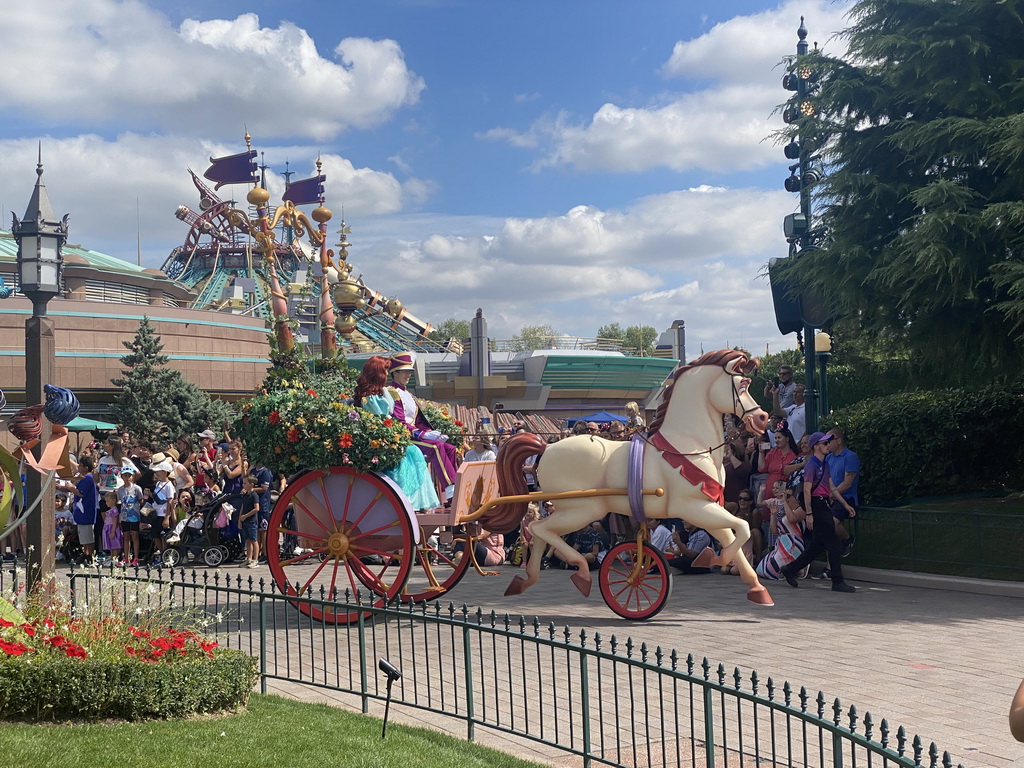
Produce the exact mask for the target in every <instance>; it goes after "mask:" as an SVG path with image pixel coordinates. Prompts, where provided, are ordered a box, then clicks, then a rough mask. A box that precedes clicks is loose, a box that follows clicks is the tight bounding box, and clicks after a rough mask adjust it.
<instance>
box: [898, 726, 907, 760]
mask: <svg viewBox="0 0 1024 768" xmlns="http://www.w3.org/2000/svg"><path fill="white" fill-rule="evenodd" d="M906 751H907V729H906V728H904V727H903V726H902V725H901V726H900V727H899V728H897V729H896V753H897V754H898V755H899V756H900V757H902V756H903V755H904V753H905V752H906Z"/></svg>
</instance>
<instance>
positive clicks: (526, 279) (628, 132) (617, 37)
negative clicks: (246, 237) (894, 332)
mask: <svg viewBox="0 0 1024 768" xmlns="http://www.w3.org/2000/svg"><path fill="white" fill-rule="evenodd" d="M5 5H6V6H7V7H6V8H5V11H4V24H3V25H0V71H2V72H4V77H3V78H0V114H2V116H3V117H2V120H0V209H2V215H3V220H2V223H0V226H2V227H3V228H4V229H10V220H11V212H12V211H13V212H14V213H16V214H18V215H19V216H20V215H21V214H22V213H23V212H24V209H25V207H26V205H27V203H28V199H29V197H30V195H31V191H32V186H33V184H34V183H35V166H36V158H37V152H38V148H39V145H40V142H41V144H42V155H43V164H44V167H45V175H44V181H45V183H46V186H47V191H48V193H49V196H50V200H51V202H52V204H53V206H54V209H55V211H56V212H57V213H58V215H63V214H64V213H68V214H70V234H69V240H70V242H73V243H79V244H81V245H83V246H85V247H88V248H92V249H93V250H97V251H100V252H103V253H106V254H109V255H111V256H116V257H119V258H122V259H125V260H126V261H131V262H135V261H136V260H137V259H139V258H140V257H141V262H142V264H143V266H146V267H160V266H161V265H162V264H163V263H164V261H165V259H166V258H167V256H168V254H169V253H170V251H171V249H172V248H174V247H175V246H177V245H180V244H181V243H182V242H183V240H184V237H185V234H186V226H185V225H184V224H183V223H181V222H180V221H178V220H177V219H176V218H175V217H174V211H175V209H176V208H177V207H178V206H179V205H188V206H190V207H192V208H193V209H198V199H197V194H196V191H195V188H194V187H193V186H192V183H191V180H190V178H189V175H188V172H187V169H189V168H191V169H193V170H195V171H196V172H198V173H200V174H201V173H202V172H203V171H205V170H206V168H207V167H208V166H209V158H211V157H217V156H222V155H227V154H234V153H237V152H241V151H244V149H245V143H244V135H245V131H246V130H248V132H249V133H250V134H251V136H252V142H253V148H254V149H257V150H258V151H259V152H260V153H261V157H262V158H263V161H264V162H265V163H266V165H267V166H268V187H269V189H270V192H271V195H272V200H276V201H280V195H281V193H282V192H283V189H284V179H283V176H282V175H281V174H282V173H283V172H284V171H285V170H286V168H287V169H288V170H290V171H293V172H295V174H296V175H295V176H294V177H293V178H294V179H298V178H304V177H306V176H308V175H312V174H313V172H314V162H315V160H316V158H317V156H320V157H321V158H322V162H323V167H324V172H325V173H326V174H327V183H326V205H327V207H329V208H330V209H331V210H332V211H333V212H334V219H333V220H332V222H331V233H332V234H331V239H330V241H329V242H330V243H331V244H334V243H336V242H337V235H336V232H337V227H338V226H339V224H340V221H341V218H342V215H343V216H344V219H345V221H346V223H347V224H348V225H349V226H350V227H351V229H352V234H351V235H350V236H349V240H350V242H351V243H352V244H353V245H352V247H351V248H350V261H351V262H352V263H353V264H354V265H355V271H356V273H357V274H362V275H363V279H364V281H365V282H366V284H367V285H368V286H369V287H371V288H372V289H374V290H377V291H380V292H382V293H384V294H385V295H387V296H389V297H397V298H398V299H400V300H401V301H402V302H403V304H404V305H405V306H406V307H407V308H408V309H409V311H411V312H412V313H414V314H415V315H417V316H419V317H420V318H422V319H424V320H426V321H428V322H431V323H433V324H434V325H437V324H439V323H441V322H442V321H444V320H445V319H447V318H456V319H463V320H468V319H469V318H471V317H472V316H473V315H474V314H475V312H476V310H477V308H481V309H483V312H484V316H485V317H486V318H487V321H488V328H489V334H490V336H491V337H492V338H498V339H503V338H509V337H511V336H512V335H514V334H516V333H517V332H519V330H520V329H521V328H523V327H524V326H534V325H550V326H551V327H553V328H554V329H555V330H556V331H557V332H559V333H564V334H569V335H578V336H594V335H596V333H597V330H598V328H600V327H601V326H603V325H607V324H609V323H613V322H617V323H619V324H620V325H621V326H623V327H626V326H629V325H650V326H654V327H655V328H656V329H658V330H659V331H661V330H664V329H666V328H668V327H669V325H670V324H671V323H672V321H673V320H683V321H684V322H685V324H686V339H687V352H688V353H689V354H688V356H689V357H692V356H693V354H696V353H697V352H698V351H699V348H700V349H704V350H711V349H718V348H722V347H726V346H743V347H745V348H747V349H749V350H750V351H751V352H753V353H755V354H761V353H762V352H763V351H764V350H765V349H770V351H772V352H777V351H780V350H782V349H787V348H792V347H795V346H796V338H795V336H794V335H789V336H785V337H784V336H782V335H781V334H779V332H778V329H777V327H776V325H775V317H774V312H773V310H772V303H771V292H770V287H769V284H768V281H767V278H766V277H765V276H764V274H763V270H764V267H765V265H766V264H767V262H768V260H769V259H771V258H773V257H782V256H785V255H786V251H787V244H786V242H785V238H784V237H783V234H782V219H783V217H784V216H785V215H786V214H787V213H790V212H792V211H794V210H797V208H798V200H797V196H796V195H793V194H791V193H787V192H785V191H784V190H783V181H784V179H785V178H786V176H788V174H789V171H788V169H787V166H788V164H789V162H790V161H787V160H786V159H785V157H784V156H783V152H782V147H781V145H779V144H777V143H775V142H774V141H773V140H772V138H771V136H772V133H773V132H774V131H776V130H778V129H780V128H781V127H782V121H781V118H780V117H779V116H778V115H777V114H773V113H774V108H775V106H776V105H778V104H780V103H781V102H783V101H784V100H785V98H786V96H787V93H786V92H785V91H784V90H783V89H782V86H781V78H782V75H783V74H784V70H783V68H782V67H781V65H780V62H781V61H782V59H783V58H784V57H786V56H788V55H791V54H793V53H794V52H795V48H796V43H797V35H796V30H797V27H798V26H799V24H800V17H801V16H804V17H806V25H807V28H808V29H809V31H810V34H809V36H808V40H809V41H810V42H812V43H814V42H817V43H818V44H819V46H820V47H822V48H823V49H824V50H825V51H826V52H827V53H831V54H839V53H841V52H842V51H843V41H842V39H841V38H837V37H836V33H837V32H838V31H839V30H841V29H843V28H844V27H845V26H847V24H848V19H847V18H846V16H845V14H846V12H847V10H848V7H849V6H848V4H846V3H842V2H840V3H833V2H825V1H824V0H788V1H787V2H783V3H782V4H772V3H771V2H764V1H758V0H720V2H718V3H716V4H711V3H702V4H697V3H688V2H678V1H677V2H669V1H668V0H629V2H625V1H624V0H617V1H615V2H613V1H612V0H516V1H515V2H512V1H511V0H506V1H505V2H492V1H490V0H374V2H351V0H305V2H301V3H300V2H294V1H293V0H282V1H279V2H270V1H269V0H266V1H261V0H248V1H247V2H243V1H242V0H176V1H175V2H169V1H165V0H140V1H135V0H36V1H35V2H33V3H6V4H5ZM286 163H287V166H286ZM244 189H245V188H244V187H242V186H236V187H225V188H222V189H221V191H220V193H221V194H222V195H223V196H225V197H234V198H235V199H238V200H242V199H243V198H244Z"/></svg>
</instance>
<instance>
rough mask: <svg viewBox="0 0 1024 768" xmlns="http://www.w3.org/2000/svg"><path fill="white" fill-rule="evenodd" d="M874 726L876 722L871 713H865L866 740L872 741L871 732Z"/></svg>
mask: <svg viewBox="0 0 1024 768" xmlns="http://www.w3.org/2000/svg"><path fill="white" fill-rule="evenodd" d="M874 724H875V722H874V720H872V719H871V713H870V712H865V713H864V738H866V739H870V738H871V731H872V730H873V726H874Z"/></svg>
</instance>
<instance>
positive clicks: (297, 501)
mask: <svg viewBox="0 0 1024 768" xmlns="http://www.w3.org/2000/svg"><path fill="white" fill-rule="evenodd" d="M292 503H293V504H295V505H296V506H297V507H298V508H299V509H301V510H302V511H303V512H305V513H306V516H307V517H308V518H309V519H310V520H312V521H313V522H314V523H316V525H317V527H318V528H320V530H321V531H323V532H324V533H325V534H326V535H328V536H330V535H331V533H332V532H331V529H330V528H328V527H327V526H326V525H324V524H323V523H322V522H321V521H320V518H319V517H317V516H316V514H314V512H313V511H312V510H311V509H310V508H309V507H307V506H306V505H305V504H303V503H302V499H300V498H299V494H295V495H294V496H293V497H292Z"/></svg>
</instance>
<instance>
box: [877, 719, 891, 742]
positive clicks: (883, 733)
mask: <svg viewBox="0 0 1024 768" xmlns="http://www.w3.org/2000/svg"><path fill="white" fill-rule="evenodd" d="M878 735H879V737H880V740H879V742H878V743H879V744H881V745H882V746H883V747H884V748H885V749H888V748H889V721H888V720H886V719H885V718H884V717H883V718H882V722H881V723H879V724H878Z"/></svg>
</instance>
